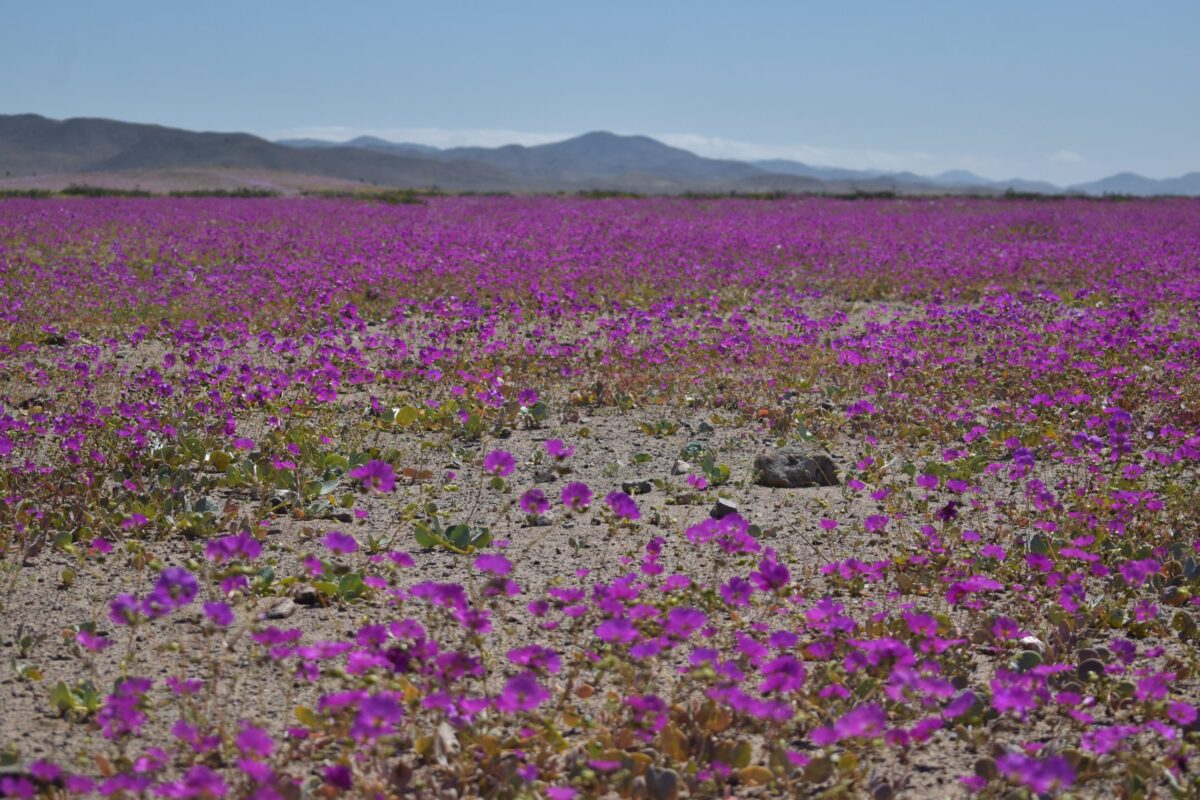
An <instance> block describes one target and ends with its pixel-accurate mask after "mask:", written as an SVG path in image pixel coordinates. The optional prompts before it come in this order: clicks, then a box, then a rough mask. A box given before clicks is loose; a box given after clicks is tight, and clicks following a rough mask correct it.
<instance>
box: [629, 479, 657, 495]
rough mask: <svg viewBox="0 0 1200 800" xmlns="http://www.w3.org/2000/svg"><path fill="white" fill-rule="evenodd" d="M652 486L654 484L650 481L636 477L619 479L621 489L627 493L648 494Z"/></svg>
mask: <svg viewBox="0 0 1200 800" xmlns="http://www.w3.org/2000/svg"><path fill="white" fill-rule="evenodd" d="M653 488H654V484H652V483H651V482H650V481H643V480H637V479H634V480H631V481H621V491H622V492H624V493H625V494H628V495H635V494H649V493H650V491H651V490H652V489H653Z"/></svg>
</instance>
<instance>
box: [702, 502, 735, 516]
mask: <svg viewBox="0 0 1200 800" xmlns="http://www.w3.org/2000/svg"><path fill="white" fill-rule="evenodd" d="M737 513H738V505H737V503H735V502H733V501H732V500H726V499H725V498H723V497H722V498H721V499H719V500H717V504H716V505H715V506H713V508H712V511H709V512H708V515H709V516H710V517H712V518H713V519H724V518H725V517H728V516H729V515H731V514H737Z"/></svg>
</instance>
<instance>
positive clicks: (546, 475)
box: [533, 469, 558, 483]
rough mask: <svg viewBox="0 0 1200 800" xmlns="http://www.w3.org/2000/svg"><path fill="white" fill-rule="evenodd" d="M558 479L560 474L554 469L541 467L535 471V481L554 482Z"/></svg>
mask: <svg viewBox="0 0 1200 800" xmlns="http://www.w3.org/2000/svg"><path fill="white" fill-rule="evenodd" d="M556 480H558V475H556V474H555V473H554V470H552V469H539V470H538V471H537V472H535V473H533V482H534V483H554V482H555V481H556Z"/></svg>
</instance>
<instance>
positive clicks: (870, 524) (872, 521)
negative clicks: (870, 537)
mask: <svg viewBox="0 0 1200 800" xmlns="http://www.w3.org/2000/svg"><path fill="white" fill-rule="evenodd" d="M887 524H888V517H887V515H886V514H872V515H871V516H869V517H867V519H866V520H865V521H864V522H863V526H864V527H865V528H866V529H867V532H868V533H879V532H880V531H881V530H883V529H884V527H886V526H887Z"/></svg>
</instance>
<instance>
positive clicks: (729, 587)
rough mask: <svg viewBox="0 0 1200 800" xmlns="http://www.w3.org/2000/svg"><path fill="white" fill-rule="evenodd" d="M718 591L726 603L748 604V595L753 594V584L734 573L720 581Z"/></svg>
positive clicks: (732, 604) (734, 604)
mask: <svg viewBox="0 0 1200 800" xmlns="http://www.w3.org/2000/svg"><path fill="white" fill-rule="evenodd" d="M719 591H720V593H721V599H722V600H724V601H725V604H726V605H730V606H747V605H750V596H751V595H752V594H754V584H752V583H750V581H748V580H746V579H745V578H739V577H737V576H736V575H735V576H733V577H732V578H730V579H729V580H728V581H726V582H725V583H722V584H721V588H720V590H719Z"/></svg>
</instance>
